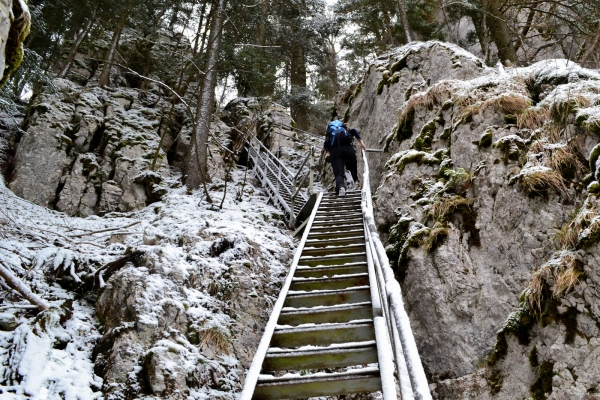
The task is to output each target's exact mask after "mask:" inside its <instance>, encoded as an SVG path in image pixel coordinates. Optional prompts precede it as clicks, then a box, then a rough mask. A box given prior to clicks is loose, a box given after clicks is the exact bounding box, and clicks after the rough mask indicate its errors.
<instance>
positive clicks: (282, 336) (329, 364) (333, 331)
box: [241, 191, 397, 400]
mask: <svg viewBox="0 0 600 400" xmlns="http://www.w3.org/2000/svg"><path fill="white" fill-rule="evenodd" d="M369 257H370V256H368V254H367V246H366V239H365V230H364V223H363V214H362V210H361V192H358V191H356V192H349V193H348V194H347V195H346V196H345V197H338V196H335V195H333V194H319V196H318V198H317V200H316V207H315V209H314V210H313V212H312V214H311V216H310V218H309V220H308V223H307V227H306V229H305V232H304V235H303V237H302V241H301V243H300V246H299V248H298V251H297V253H296V256H295V257H294V261H293V263H292V267H291V270H290V274H289V276H288V278H287V280H286V282H285V284H284V287H283V289H282V292H281V295H280V297H279V300H278V301H277V303H276V305H275V307H274V310H273V314H272V315H271V319H270V320H269V323H268V325H267V328H266V329H265V333H264V336H263V339H262V340H261V343H260V345H259V348H258V350H257V353H256V355H255V358H254V361H253V363H252V366H251V368H250V370H249V372H248V376H247V377H246V385H245V387H244V392H243V393H242V396H241V399H243V400H250V399H288V398H292V399H293V398H307V397H318V396H338V395H342V394H351V393H370V392H376V391H381V390H382V372H381V371H380V365H382V364H381V362H380V359H379V353H378V350H379V351H383V352H385V351H387V350H388V349H389V343H385V344H384V345H383V347H382V349H384V350H381V349H380V348H379V347H380V341H381V340H382V338H385V339H384V340H385V341H389V339H387V333H386V332H385V331H386V328H385V327H383V328H382V327H381V326H382V325H381V324H378V323H377V322H376V321H379V320H381V319H382V318H381V317H377V316H375V315H374V300H373V299H374V297H373V292H372V290H371V288H372V287H376V282H373V281H372V279H370V276H371V274H370V268H369ZM373 285H375V286H373ZM374 290H376V289H374ZM377 296H379V294H377ZM378 326H379V327H378ZM378 339H379V340H378ZM386 346H387V347H386ZM391 374H393V372H391V373H390V376H392V375H391ZM392 381H393V377H392ZM384 386H385V385H384ZM392 386H395V385H392ZM392 392H393V393H392V394H391V396H390V393H389V391H388V393H387V396H385V395H386V393H385V392H384V398H385V399H389V398H394V399H396V398H397V396H396V393H395V392H396V390H395V388H393V390H392Z"/></svg>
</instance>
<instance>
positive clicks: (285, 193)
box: [248, 139, 310, 221]
mask: <svg viewBox="0 0 600 400" xmlns="http://www.w3.org/2000/svg"><path fill="white" fill-rule="evenodd" d="M248 157H249V158H250V160H252V163H253V165H254V170H255V172H256V176H257V178H258V180H259V181H260V183H261V185H262V186H263V187H264V188H265V189H266V190H267V193H268V195H269V199H270V200H271V201H272V202H273V203H274V204H275V206H276V207H279V208H280V209H282V210H283V211H284V212H285V213H286V214H287V217H288V219H292V220H294V221H295V220H297V218H298V217H299V216H300V215H304V214H308V213H310V210H309V211H308V212H304V213H303V212H302V211H303V207H304V205H305V204H306V203H307V201H308V196H307V195H306V193H304V192H303V191H300V192H298V194H297V195H296V197H295V199H294V201H293V205H292V198H293V197H294V194H295V188H294V176H293V175H292V173H291V172H290V171H289V170H288V169H287V168H286V167H285V165H283V163H282V162H281V161H280V160H279V159H278V158H277V157H275V155H274V154H273V153H271V152H270V151H269V150H268V149H267V148H266V147H265V146H264V145H263V144H262V143H261V142H260V141H258V140H255V139H252V140H250V141H248ZM292 208H293V210H292ZM292 217H293V218H292Z"/></svg>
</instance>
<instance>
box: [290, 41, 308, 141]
mask: <svg viewBox="0 0 600 400" xmlns="http://www.w3.org/2000/svg"><path fill="white" fill-rule="evenodd" d="M290 69H291V71H290V74H291V77H290V80H291V82H290V83H291V86H292V88H291V94H292V107H291V111H292V119H293V120H294V121H295V122H296V126H297V127H298V128H300V129H302V130H307V129H308V107H307V104H306V98H305V97H306V96H305V91H306V56H305V54H304V49H303V48H302V45H301V44H300V43H294V44H293V45H292V62H291V66H290Z"/></svg>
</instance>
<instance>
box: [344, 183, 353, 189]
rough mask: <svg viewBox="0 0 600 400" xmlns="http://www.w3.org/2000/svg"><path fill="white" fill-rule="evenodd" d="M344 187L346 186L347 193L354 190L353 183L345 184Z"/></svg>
mask: <svg viewBox="0 0 600 400" xmlns="http://www.w3.org/2000/svg"><path fill="white" fill-rule="evenodd" d="M346 186H348V191H351V190H353V189H354V182H350V183H348V184H346Z"/></svg>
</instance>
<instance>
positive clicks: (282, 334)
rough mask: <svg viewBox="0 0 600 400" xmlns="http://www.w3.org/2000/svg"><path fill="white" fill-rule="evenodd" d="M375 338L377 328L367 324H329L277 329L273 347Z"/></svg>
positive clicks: (326, 343) (318, 344) (348, 341)
mask: <svg viewBox="0 0 600 400" xmlns="http://www.w3.org/2000/svg"><path fill="white" fill-rule="evenodd" d="M371 340H375V328H374V326H373V324H372V323H367V324H331V325H330V324H327V325H324V326H312V327H308V328H290V329H281V330H276V331H275V333H274V334H273V339H271V347H281V348H290V347H300V346H309V345H310V346H328V345H330V344H334V343H353V342H367V341H371Z"/></svg>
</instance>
